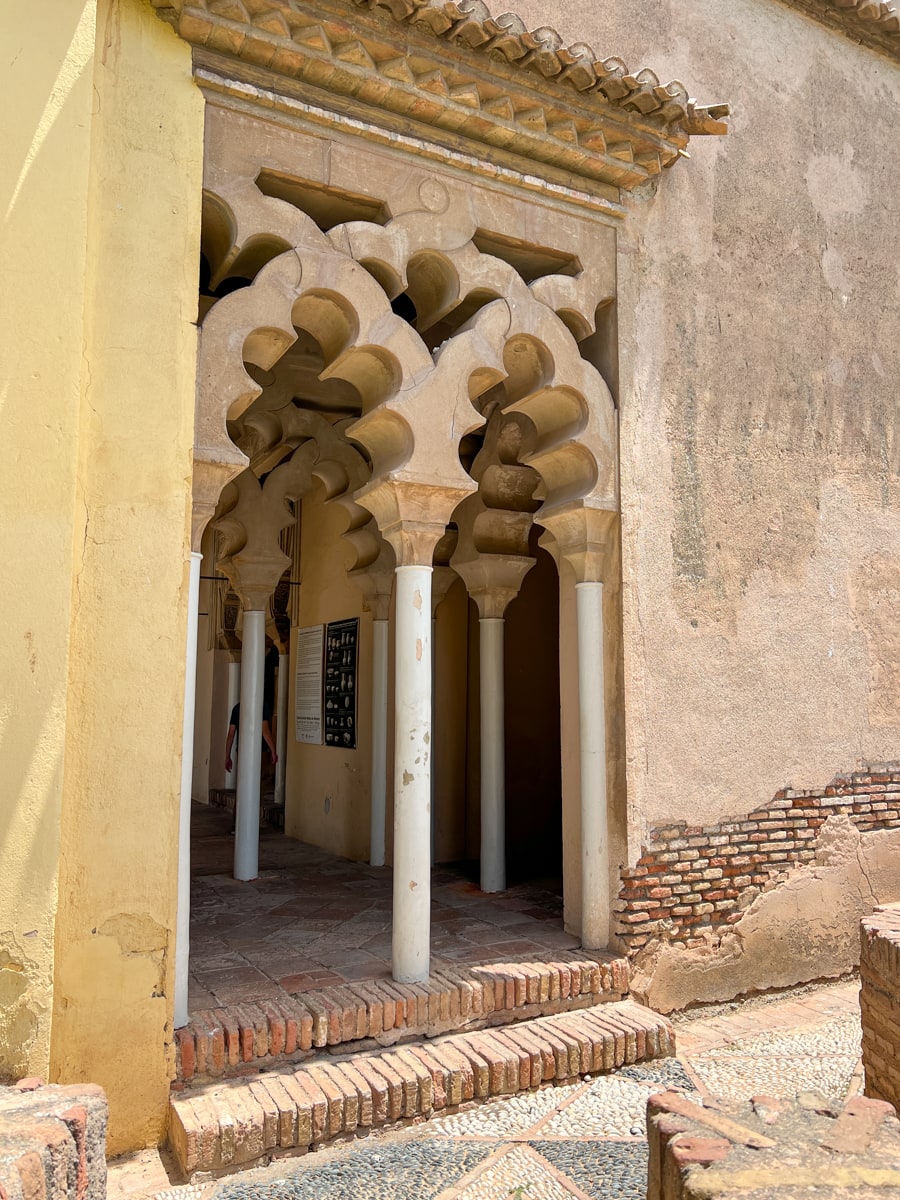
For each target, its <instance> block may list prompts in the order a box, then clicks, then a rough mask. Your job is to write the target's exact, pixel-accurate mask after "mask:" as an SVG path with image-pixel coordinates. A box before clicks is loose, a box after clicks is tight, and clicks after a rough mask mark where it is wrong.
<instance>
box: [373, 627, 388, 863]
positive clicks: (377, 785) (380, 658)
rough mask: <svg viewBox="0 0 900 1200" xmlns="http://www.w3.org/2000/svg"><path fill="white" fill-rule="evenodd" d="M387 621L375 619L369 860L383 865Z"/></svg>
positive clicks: (385, 779) (385, 798) (385, 795)
mask: <svg viewBox="0 0 900 1200" xmlns="http://www.w3.org/2000/svg"><path fill="white" fill-rule="evenodd" d="M387 705H388V622H387V620H386V619H384V620H381V619H378V618H376V619H375V620H374V621H373V622H372V784H371V797H372V803H371V817H370V820H371V829H370V831H369V862H370V863H371V865H372V866H373V867H383V866H384V852H385V847H384V841H385V823H386V821H387V730H388V714H387Z"/></svg>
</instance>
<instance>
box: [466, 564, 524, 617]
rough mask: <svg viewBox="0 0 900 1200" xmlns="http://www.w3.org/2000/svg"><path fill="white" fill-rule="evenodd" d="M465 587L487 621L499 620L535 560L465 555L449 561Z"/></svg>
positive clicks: (479, 613)
mask: <svg viewBox="0 0 900 1200" xmlns="http://www.w3.org/2000/svg"><path fill="white" fill-rule="evenodd" d="M450 561H451V563H452V565H453V570H454V571H455V572H456V573H457V575H459V576H460V577H461V578H462V580H463V582H464V583H465V585H466V589H467V591H468V593H469V595H470V596H471V597H472V599H473V600H474V601H475V603H476V604H477V605H478V615H479V617H480V618H481V619H482V620H483V621H484V620H489V619H492V618H495V619H496V618H500V617H502V616H503V614H504V613H505V612H506V610H507V608H508V607H509V605H510V603H511V602H512V601H513V600H515V598H516V596H518V594H519V591H520V589H521V587H522V580H523V579H524V578H525V576H526V575H527V574H528V572H529V571H530V570H531V568H532V567H533V566H534V563H535V560H534V559H533V558H526V557H525V556H524V555H520V554H479V553H478V551H473V552H472V555H471V557H469V556H468V555H466V554H465V552H464V551H463V552H462V553H460V554H459V556H457V555H454V556H453V558H452V559H451V560H450Z"/></svg>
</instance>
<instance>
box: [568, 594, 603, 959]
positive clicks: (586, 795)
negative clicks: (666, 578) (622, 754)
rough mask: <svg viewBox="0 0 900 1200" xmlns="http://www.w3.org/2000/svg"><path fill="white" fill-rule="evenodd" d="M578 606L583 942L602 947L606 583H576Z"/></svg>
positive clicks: (590, 945) (587, 948)
mask: <svg viewBox="0 0 900 1200" xmlns="http://www.w3.org/2000/svg"><path fill="white" fill-rule="evenodd" d="M575 604H576V620H577V625H578V708H579V720H578V731H579V738H580V743H581V764H580V765H581V855H582V858H581V944H582V945H583V946H584V948H585V949H586V950H602V949H604V948H605V947H606V946H607V945H608V943H609V924H610V895H609V821H608V816H607V806H606V701H605V692H604V682H603V584H602V583H578V584H576V585H575Z"/></svg>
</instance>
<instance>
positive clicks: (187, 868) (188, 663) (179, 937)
mask: <svg viewBox="0 0 900 1200" xmlns="http://www.w3.org/2000/svg"><path fill="white" fill-rule="evenodd" d="M202 561H203V555H202V554H199V553H197V551H194V550H192V551H191V563H190V573H189V575H188V620H187V646H186V649H185V655H184V716H183V724H182V727H181V801H180V805H179V811H178V901H177V908H176V916H175V1028H176V1029H180V1028H181V1026H182V1025H186V1024H187V1021H188V960H189V956H190V927H191V779H192V777H193V774H194V704H195V701H196V695H197V625H198V621H197V610H198V608H199V600H200V564H201V562H202Z"/></svg>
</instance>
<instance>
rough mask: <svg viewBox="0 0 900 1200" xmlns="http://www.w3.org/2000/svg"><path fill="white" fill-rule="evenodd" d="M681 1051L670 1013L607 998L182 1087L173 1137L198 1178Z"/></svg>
mask: <svg viewBox="0 0 900 1200" xmlns="http://www.w3.org/2000/svg"><path fill="white" fill-rule="evenodd" d="M673 1049H674V1043H673V1039H672V1031H671V1026H670V1025H669V1023H668V1022H667V1021H666V1019H665V1018H664V1017H660V1016H658V1015H657V1014H656V1013H654V1012H651V1010H650V1009H648V1008H643V1007H641V1006H640V1005H637V1004H634V1003H632V1002H630V1001H626V1002H624V1003H618V1004H604V1005H599V1006H595V1007H593V1008H587V1009H583V1010H581V1011H578V1012H573V1013H565V1014H561V1015H558V1016H551V1017H543V1018H539V1019H537V1020H533V1021H529V1022H528V1023H527V1024H524V1025H522V1024H520V1025H516V1026H513V1027H511V1028H508V1029H484V1030H479V1031H477V1032H474V1033H464V1034H456V1035H451V1036H448V1037H445V1038H439V1039H436V1040H429V1041H427V1042H423V1043H420V1044H408V1045H403V1046H400V1047H398V1048H397V1049H395V1050H388V1051H383V1052H378V1053H369V1054H365V1055H362V1054H357V1055H354V1056H352V1057H346V1058H342V1059H332V1060H331V1061H327V1060H325V1059H324V1058H321V1057H320V1058H318V1059H314V1060H312V1061H311V1062H310V1063H308V1064H304V1065H303V1066H301V1067H299V1068H297V1069H296V1070H294V1069H293V1068H291V1067H288V1068H285V1069H283V1070H280V1071H277V1070H273V1071H269V1072H265V1073H261V1074H259V1075H258V1076H256V1077H255V1078H252V1079H249V1080H246V1079H239V1080H232V1081H229V1082H225V1083H222V1084H218V1085H211V1086H207V1087H204V1088H201V1089H196V1090H188V1091H185V1092H183V1093H178V1094H175V1095H174V1096H173V1097H172V1103H171V1107H170V1114H169V1143H170V1145H171V1147H172V1149H173V1150H174V1152H175V1155H176V1158H177V1159H178V1162H179V1165H180V1166H181V1169H182V1171H183V1173H184V1174H185V1175H186V1176H188V1177H191V1176H193V1174H194V1173H195V1172H198V1171H220V1170H222V1169H223V1168H229V1167H236V1166H240V1165H242V1164H243V1165H246V1164H248V1163H252V1162H255V1161H257V1160H259V1159H261V1158H264V1157H271V1158H277V1157H279V1156H281V1155H283V1154H285V1153H289V1152H295V1151H296V1150H298V1149H299V1150H305V1149H307V1148H308V1147H310V1146H322V1145H324V1144H326V1143H328V1142H331V1141H333V1140H334V1139H336V1138H339V1137H343V1136H345V1135H356V1134H357V1133H358V1132H360V1131H364V1132H368V1131H369V1130H371V1129H373V1128H378V1127H379V1126H383V1125H387V1124H393V1123H396V1122H398V1121H401V1120H410V1119H413V1118H416V1117H422V1116H424V1117H431V1116H433V1115H434V1114H436V1113H440V1112H442V1111H445V1110H448V1111H454V1110H459V1109H461V1107H462V1106H464V1105H466V1104H469V1103H474V1102H476V1101H479V1100H481V1101H483V1100H487V1099H489V1098H490V1097H492V1096H503V1095H505V1096H510V1095H515V1094H517V1093H530V1092H531V1091H532V1089H535V1088H540V1087H541V1086H542V1085H543V1084H546V1083H548V1082H560V1083H566V1082H568V1081H570V1080H574V1079H578V1078H579V1077H580V1076H582V1075H591V1074H596V1073H600V1072H608V1071H612V1070H615V1069H616V1068H620V1067H624V1066H625V1065H626V1064H634V1063H639V1062H643V1061H645V1060H647V1059H655V1058H658V1057H663V1056H666V1055H669V1054H671V1053H672V1051H673ZM529 1123H530V1124H533V1122H529ZM551 1131H552V1130H551Z"/></svg>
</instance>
